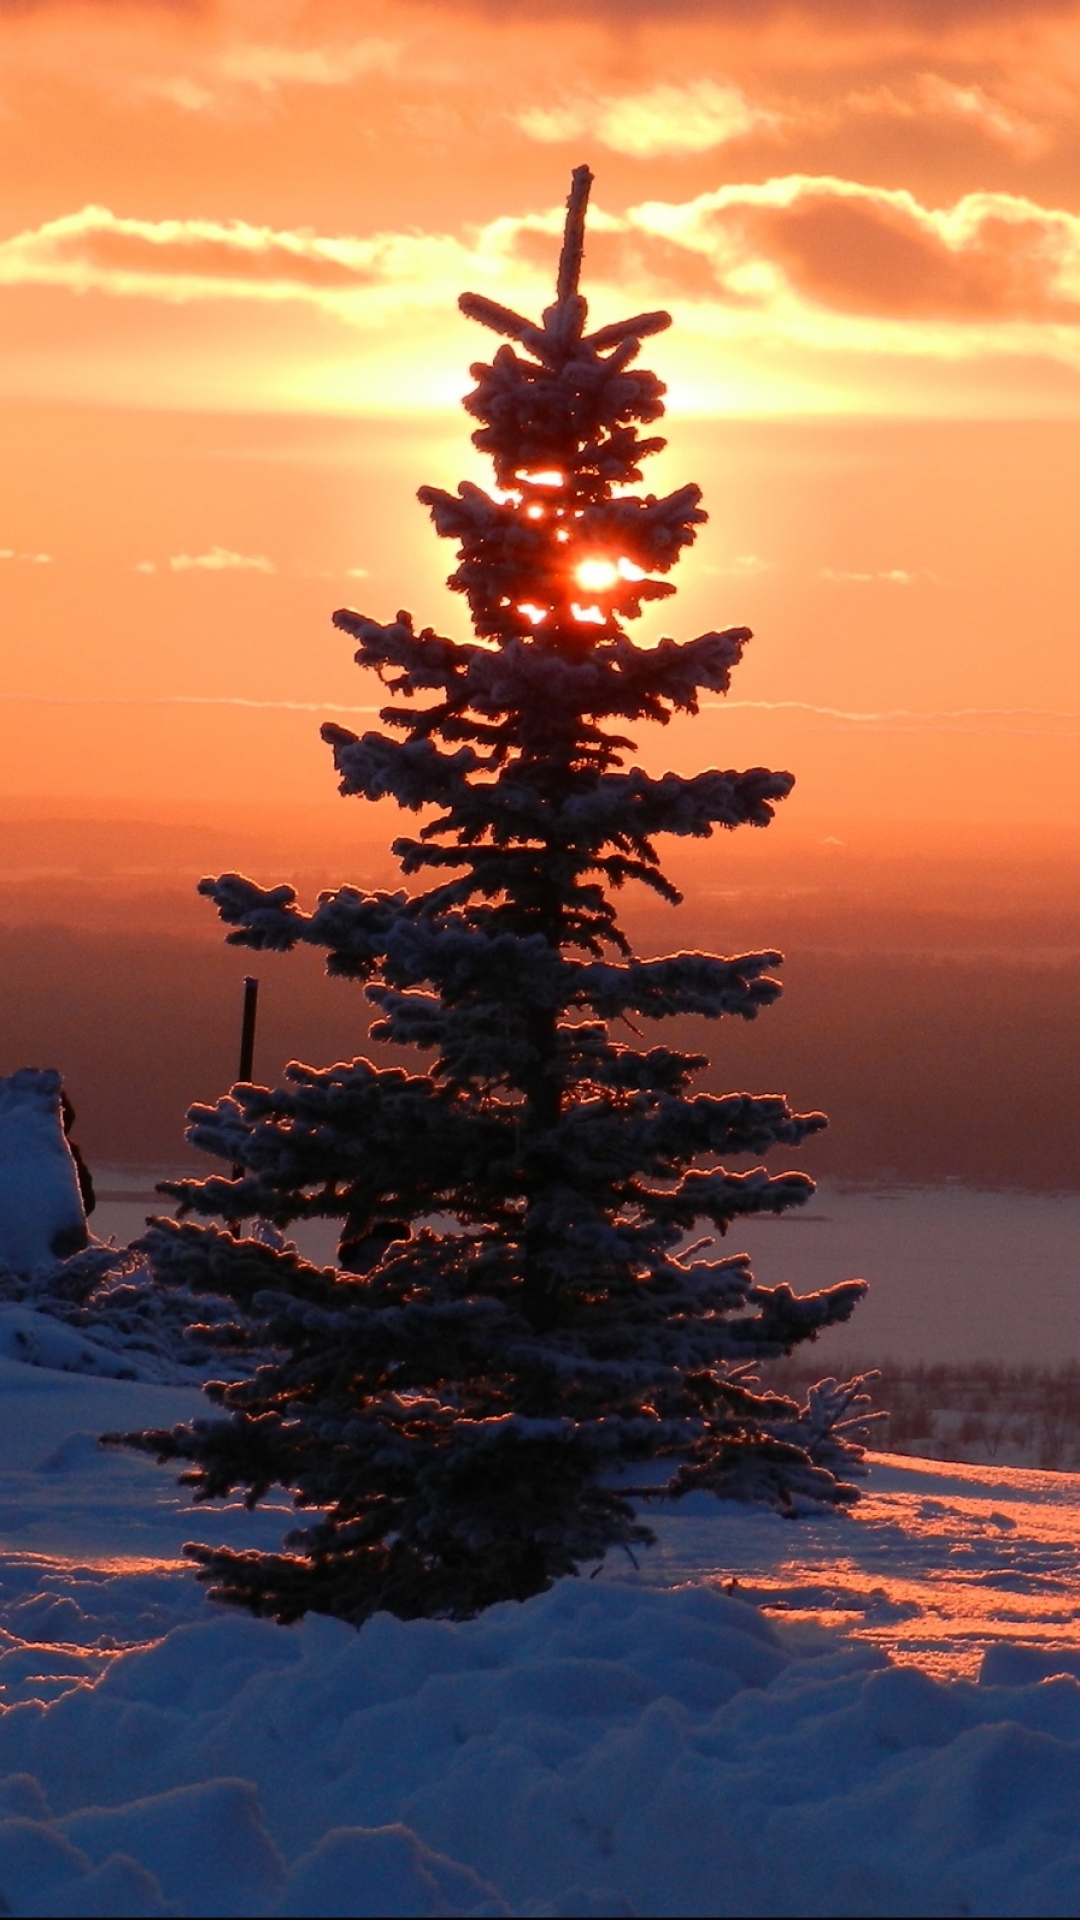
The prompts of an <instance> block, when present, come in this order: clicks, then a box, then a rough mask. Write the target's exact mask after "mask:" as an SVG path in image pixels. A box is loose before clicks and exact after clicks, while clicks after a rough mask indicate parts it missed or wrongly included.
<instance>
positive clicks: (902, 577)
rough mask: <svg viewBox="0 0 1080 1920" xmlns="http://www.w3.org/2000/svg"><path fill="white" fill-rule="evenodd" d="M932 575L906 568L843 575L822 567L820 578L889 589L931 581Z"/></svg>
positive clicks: (834, 569)
mask: <svg viewBox="0 0 1080 1920" xmlns="http://www.w3.org/2000/svg"><path fill="white" fill-rule="evenodd" d="M933 577H934V576H933V575H932V574H920V573H911V572H910V571H909V570H908V568H907V567H888V568H885V569H884V570H882V571H879V572H877V573H844V572H841V571H839V570H838V569H837V568H836V567H822V569H821V578H822V579H823V580H832V581H834V582H837V583H840V584H843V583H844V582H845V581H849V580H853V581H856V582H859V583H868V584H869V583H874V584H876V583H878V582H881V583H883V584H884V585H886V586H890V587H910V586H912V585H913V584H914V582H915V581H916V580H919V579H927V580H932V579H933Z"/></svg>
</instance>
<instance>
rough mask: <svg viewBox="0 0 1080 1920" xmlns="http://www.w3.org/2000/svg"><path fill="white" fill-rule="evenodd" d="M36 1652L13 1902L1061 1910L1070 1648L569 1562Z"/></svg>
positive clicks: (430, 1909)
mask: <svg viewBox="0 0 1080 1920" xmlns="http://www.w3.org/2000/svg"><path fill="white" fill-rule="evenodd" d="M89 1590H90V1591H93V1588H92V1587H91V1588H90V1589H89ZM71 1624H74V1622H73V1621H72V1623H71ZM80 1663H81V1664H80ZM64 1667H65V1655H64V1652H63V1649H62V1648H59V1647H56V1646H53V1645H50V1644H48V1643H47V1642H46V1643H44V1644H40V1645H38V1646H36V1647H35V1646H32V1645H27V1644H26V1643H24V1644H22V1645H21V1646H12V1647H11V1649H10V1650H9V1651H7V1652H5V1653H4V1654H3V1655H2V1656H0V1679H3V1680H4V1682H5V1683H6V1684H7V1685H8V1686H9V1687H10V1686H11V1685H12V1683H14V1684H15V1689H16V1691H22V1692H24V1694H25V1695H27V1696H29V1697H26V1698H24V1699H23V1701H22V1702H21V1703H20V1704H16V1705H13V1706H11V1707H9V1709H8V1710H7V1711H6V1712H5V1713H4V1714H3V1716H2V1717H0V1807H3V1808H6V1809H7V1814H8V1817H7V1818H6V1819H4V1820H2V1821H0V1892H2V1893H3V1895H4V1898H5V1899H6V1901H7V1903H8V1907H9V1910H11V1911H13V1912H15V1913H26V1914H38V1913H42V1914H44V1913H59V1912H65V1913H98V1914H104V1913H110V1914H120V1913H139V1914H156V1913H165V1912H179V1913H182V1914H280V1915H290V1914H314V1913H323V1914H355V1915H363V1914H406V1913H407V1914H454V1913H488V1914H493V1913H494V1914H498V1913H507V1912H517V1913H531V1914H545V1913H546V1914H559V1913H563V1914H587V1913H593V1914H601V1913H607V1914H618V1913H624V1914H626V1913H641V1914H760V1913H770V1914H808V1915H811V1914H844V1913H849V1914H854V1913H868V1914H869V1913H873V1914H888V1913H892V1914H895V1913H904V1914H919V1913H934V1914H942V1913H969V1914H1010V1915H1014V1914H1066V1913H1075V1911H1076V1910H1077V1906H1078V1905H1080V1837H1078V1835H1077V1829H1076V1819H1075V1814H1076V1808H1077V1804H1078V1800H1080V1679H1078V1678H1077V1677H1076V1676H1077V1675H1078V1674H1080V1657H1078V1656H1077V1655H1076V1654H1072V1655H1069V1654H1065V1655H1054V1654H1047V1653H1042V1654H1040V1653H1038V1652H1035V1651H1033V1650H1031V1649H1026V1650H1025V1649H1008V1648H995V1649H993V1650H992V1651H991V1654H990V1655H989V1656H988V1658H987V1661H986V1663H985V1666H984V1672H983V1676H982V1680H981V1682H980V1683H979V1684H969V1683H964V1682H959V1683H957V1682H954V1683H951V1684H946V1685H943V1684H941V1683H939V1682H937V1681H935V1680H933V1679H931V1678H930V1677H929V1676H928V1675H926V1674H925V1673H923V1672H921V1671H920V1670H919V1669H917V1668H915V1667H896V1666H893V1665H891V1664H890V1663H889V1661H888V1659H887V1657H886V1656H885V1654H883V1653H882V1652H881V1651H879V1650H878V1649H876V1648H874V1647H872V1646H868V1645H866V1644H858V1643H856V1642H854V1641H850V1640H845V1639H843V1638H841V1637H838V1636H835V1635H829V1634H826V1633H824V1632H822V1631H820V1630H818V1631H813V1630H811V1631H810V1634H809V1638H808V1630H807V1629H805V1628H802V1629H791V1628H789V1629H784V1628H782V1627H777V1626H776V1625H774V1624H771V1623H770V1622H769V1621H767V1620H766V1619H765V1618H763V1616H762V1615H761V1614H760V1613H759V1612H757V1611H756V1610H755V1609H754V1608H753V1607H750V1606H748V1605H746V1604H744V1603H742V1602H740V1601H739V1600H738V1599H737V1598H731V1597H729V1596H728V1595H726V1594H725V1593H723V1592H720V1591H718V1590H717V1589H716V1588H715V1587H708V1586H698V1587H685V1588H682V1589H679V1590H676V1591H650V1590H648V1589H645V1588H640V1587H636V1586H634V1585H620V1584H616V1583H610V1584H591V1583H588V1582H581V1581H568V1582H565V1583H563V1584H562V1585H560V1586H559V1587H558V1588H556V1589H555V1590H554V1591H553V1592H551V1593H549V1594H547V1595H543V1596H540V1597H539V1598H537V1599H534V1600H531V1601H528V1602H527V1603H525V1604H512V1603H508V1604H506V1605H503V1606H500V1607H496V1608H494V1609H492V1610H491V1611H490V1612H489V1613H487V1614H486V1615H484V1616H483V1617H482V1618H481V1619H479V1620H477V1621H472V1622H469V1623H465V1624H460V1625H449V1624H444V1623H439V1622H434V1621H414V1622H410V1623H402V1622H400V1621H398V1620H396V1619H394V1618H392V1617H391V1616H389V1615H378V1616H376V1618H375V1619H373V1620H372V1621H370V1622H369V1623H368V1624H367V1626H365V1627H364V1628H363V1629H362V1631H360V1632H359V1633H357V1632H355V1631H354V1630H353V1629H351V1628H350V1627H348V1626H346V1625H344V1624H343V1623H340V1622H337V1621H333V1620H329V1619H326V1618H319V1617H310V1618H309V1619H308V1620H307V1621H306V1622H305V1623H304V1624H303V1625H301V1626H299V1627H297V1628H292V1629H281V1628H278V1627H275V1626H272V1625H269V1624H267V1623H264V1622H259V1621H255V1620H252V1619H249V1618H247V1617H244V1616H233V1615H230V1614H217V1615H215V1614H214V1613H213V1612H211V1611H210V1610H204V1612H203V1613H202V1615H201V1617H199V1618H198V1620H197V1621H195V1622H192V1623H190V1624H184V1625H181V1626H178V1627H175V1628H173V1630H172V1631H170V1632H168V1633H166V1634H165V1635H164V1637H163V1638H161V1639H160V1640H158V1641H157V1642H156V1644H151V1645H148V1646H142V1647H137V1648H134V1649H132V1650H129V1651H126V1652H123V1653H120V1654H118V1655H116V1656H115V1657H114V1658H112V1659H109V1658H107V1657H104V1656H103V1654H102V1652H101V1650H100V1649H98V1650H96V1651H95V1652H88V1651H86V1650H84V1651H83V1652H82V1653H81V1654H78V1655H76V1656H74V1658H73V1650H72V1649H69V1650H68V1652H67V1656H66V1684H61V1683H63V1682H64V1680H65V1676H64V1674H62V1673H59V1672H58V1671H57V1669H58V1668H59V1669H63V1668H64ZM95 1667H97V1668H98V1669H99V1670H100V1668H101V1667H104V1669H105V1671H104V1672H103V1673H100V1672H99V1674H98V1675H97V1676H95V1674H94V1672H93V1669H94V1668H95ZM1063 1667H1065V1668H1068V1669H1071V1670H1070V1671H1066V1672H1062V1671H1061V1669H1062V1668H1063ZM43 1675H44V1677H45V1678H46V1679H47V1678H48V1677H49V1676H50V1675H51V1685H52V1686H53V1687H54V1688H55V1687H56V1686H57V1685H58V1684H60V1691H59V1693H58V1697H56V1698H51V1699H45V1700H42V1699H41V1697H40V1694H41V1691H42V1680H43ZM9 1697H10V1695H9Z"/></svg>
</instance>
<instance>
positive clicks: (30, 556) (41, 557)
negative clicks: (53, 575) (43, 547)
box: [0, 547, 53, 567]
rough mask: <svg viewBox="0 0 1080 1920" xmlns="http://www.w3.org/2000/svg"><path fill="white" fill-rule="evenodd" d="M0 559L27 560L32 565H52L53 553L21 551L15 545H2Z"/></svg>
mask: <svg viewBox="0 0 1080 1920" xmlns="http://www.w3.org/2000/svg"><path fill="white" fill-rule="evenodd" d="M0 560H25V561H26V563H27V565H28V566H31V567H51V566H52V564H53V557H52V554H51V553H19V552H18V550H17V549H16V548H15V547H0Z"/></svg>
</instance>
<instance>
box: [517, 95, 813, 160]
mask: <svg viewBox="0 0 1080 1920" xmlns="http://www.w3.org/2000/svg"><path fill="white" fill-rule="evenodd" d="M514 118H515V120H516V122H517V125H518V126H519V127H520V128H521V130H522V132H523V133H526V134H528V136H529V138H530V139H532V140H541V141H548V142H552V143H555V142H559V143H561V144H565V143H566V142H567V141H571V140H580V139H586V138H587V139H591V140H595V141H597V142H599V144H600V145H601V146H604V147H610V149H611V150H612V152H613V153H625V154H630V155H631V156H632V157H633V158H634V159H637V160H646V159H650V158H652V157H653V156H654V155H657V154H680V153H707V152H708V151H709V150H710V149H711V148H712V147H719V146H722V145H723V144H724V143H725V142H726V141H728V140H736V139H738V138H740V136H742V135H745V134H748V133H757V132H762V131H769V132H771V131H773V130H774V129H775V128H777V127H779V126H780V125H781V115H779V114H777V113H773V112H771V111H770V110H769V109H767V108H765V107H761V106H756V105H754V104H753V103H752V102H751V101H750V100H748V99H747V97H746V95H745V94H744V93H743V91H742V89H741V88H740V87H737V86H736V85H735V84H734V82H732V81H727V80H725V81H718V80H709V79H702V80H690V81H687V82H686V83H684V84H683V85H678V86H677V85H674V84H669V83H664V82H661V83H660V84H659V85H657V86H655V87H650V88H649V89H648V91H647V92H644V93H625V94H597V95H595V96H593V97H591V98H590V97H588V96H585V95H578V96H576V97H573V98H570V99H568V100H565V101H563V102H562V103H560V104H559V105H556V106H537V107H527V108H525V109H524V111H522V112H520V113H517V114H515V116H514Z"/></svg>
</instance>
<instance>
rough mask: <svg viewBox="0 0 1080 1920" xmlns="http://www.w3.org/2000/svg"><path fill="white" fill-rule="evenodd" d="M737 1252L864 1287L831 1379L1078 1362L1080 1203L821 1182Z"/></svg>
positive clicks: (127, 1187) (139, 1196)
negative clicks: (914, 1369) (883, 1364)
mask: <svg viewBox="0 0 1080 1920" xmlns="http://www.w3.org/2000/svg"><path fill="white" fill-rule="evenodd" d="M161 1177H162V1178H164V1175H162V1176H161ZM97 1182H98V1187H99V1190H100V1191H101V1192H102V1193H103V1194H105V1195H107V1196H108V1197H107V1198H105V1199H103V1200H102V1202H101V1203H100V1204H99V1206H98V1209H97V1212H96V1213H95V1214H94V1217H93V1226H94V1230H95V1232H96V1233H98V1234H100V1235H101V1236H102V1237H103V1238H106V1239H107V1238H108V1237H109V1236H110V1235H111V1234H114V1235H115V1236H116V1239H117V1241H119V1242H123V1241H126V1240H130V1239H132V1238H133V1237H134V1236H135V1235H136V1234H138V1233H139V1232H140V1231H141V1229H142V1224H143V1221H144V1219H145V1217H146V1215H147V1214H148V1213H149V1212H151V1211H156V1212H160V1211H164V1209H163V1208H162V1206H161V1203H160V1201H159V1200H158V1199H157V1197H156V1196H155V1195H154V1193H153V1181H152V1177H151V1176H148V1175H147V1174H146V1172H145V1171H140V1172H137V1173H133V1172H130V1171H118V1170H117V1169H103V1170H101V1171H100V1172H99V1173H98V1174H97ZM129 1195H130V1197H129ZM120 1196H122V1197H120ZM297 1237H298V1238H299V1240H300V1241H301V1244H302V1246H303V1248H304V1251H305V1252H306V1253H308V1255H309V1256H310V1257H311V1258H315V1259H319V1260H330V1259H332V1258H333V1248H334V1230H333V1228H332V1227H331V1226H326V1227H322V1226H318V1227H311V1228H307V1229H305V1230H303V1231H301V1232H300V1233H299V1234H298V1236H297ZM744 1247H745V1248H747V1249H748V1250H749V1252H750V1253H751V1254H752V1255H753V1258H754V1265H755V1272H756V1273H757V1276H758V1279H759V1280H761V1281H762V1282H763V1283H764V1284H766V1285H775V1283H776V1282H777V1281H779V1280H787V1281H788V1282H789V1283H790V1284H791V1286H792V1287H793V1288H794V1290H795V1292H796V1293H807V1292H810V1291H811V1290H812V1289H814V1288H816V1287H823V1286H828V1285H830V1284H831V1283H832V1282H833V1281H835V1280H847V1279H853V1278H860V1279H866V1280H869V1281H870V1282H871V1292H870V1295H869V1297H868V1299H867V1300H866V1301H865V1302H864V1304H863V1305H862V1307H860V1308H859V1310H858V1312H857V1313H856V1315H855V1317H854V1319H853V1320H852V1321H851V1322H850V1323H849V1325H848V1326H846V1327H842V1328H839V1329H836V1330H835V1331H833V1332H832V1333H830V1334H828V1335H826V1336H825V1338H824V1339H823V1341H822V1344H821V1354H822V1360H823V1363H827V1366H828V1368H829V1369H831V1368H832V1365H833V1362H834V1360H835V1363H836V1365H838V1366H839V1365H842V1364H844V1363H845V1362H846V1361H847V1360H848V1359H849V1358H855V1359H862V1360H865V1361H867V1362H868V1363H869V1362H871V1361H875V1362H876V1361H880V1360H885V1359H895V1360H907V1361H913V1360H922V1361H935V1360H1008V1361H1011V1362H1014V1363H1016V1362H1024V1361H1032V1362H1036V1363H1038V1364H1040V1365H1051V1366H1053V1365H1058V1364H1060V1363H1061V1362H1064V1361H1068V1360H1080V1193H1068V1194H1033V1193H1014V1192H981V1191H976V1190H973V1189H971V1188H969V1187H961V1186H943V1187H903V1188H901V1187H844V1186H841V1185H834V1184H831V1183H829V1182H827V1181H823V1182H822V1183H821V1185H820V1187H819V1189H818V1192H817V1194H816V1196H815V1198H814V1199H813V1200H812V1201H811V1203H810V1205H809V1207H807V1208H806V1209H805V1210H804V1211H802V1212H801V1213H792V1214H788V1215H787V1216H786V1217H785V1218H782V1219H762V1220H760V1221H754V1222H751V1223H749V1224H746V1223H740V1224H737V1225H736V1226H735V1227H734V1228H733V1229H732V1231H731V1233H730V1234H729V1236H728V1238H727V1241H726V1243H725V1246H724V1251H725V1252H726V1253H727V1252H730V1253H735V1252H737V1251H739V1250H740V1249H742V1248H744Z"/></svg>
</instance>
